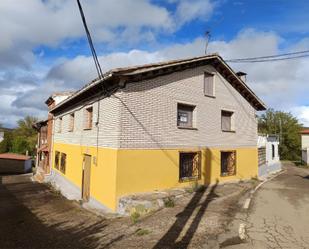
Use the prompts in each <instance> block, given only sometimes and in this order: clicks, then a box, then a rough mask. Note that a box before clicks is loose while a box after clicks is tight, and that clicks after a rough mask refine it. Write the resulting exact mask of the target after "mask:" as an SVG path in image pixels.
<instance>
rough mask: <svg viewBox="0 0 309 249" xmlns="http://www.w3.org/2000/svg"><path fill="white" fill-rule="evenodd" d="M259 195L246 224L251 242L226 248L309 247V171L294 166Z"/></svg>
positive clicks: (261, 189) (252, 204)
mask: <svg viewBox="0 0 309 249" xmlns="http://www.w3.org/2000/svg"><path fill="white" fill-rule="evenodd" d="M284 169H285V172H284V173H283V174H281V175H279V176H277V177H276V178H274V179H273V180H271V181H268V182H266V183H265V184H264V185H262V187H261V188H260V189H259V190H258V191H257V192H256V193H255V195H254V197H253V199H252V202H251V206H250V208H249V210H248V213H246V214H245V216H244V217H242V218H241V217H239V218H240V220H242V222H244V223H245V224H246V233H247V236H248V239H247V243H245V244H238V245H236V244H235V245H233V246H227V247H224V248H229V249H232V248H233V249H234V248H237V249H241V248H254V249H263V248H271V249H275V248H293V249H298V248H309V169H305V168H298V167H295V166H293V165H292V164H291V163H286V164H285V165H284Z"/></svg>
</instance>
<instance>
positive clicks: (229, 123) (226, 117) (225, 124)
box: [221, 111, 234, 131]
mask: <svg viewBox="0 0 309 249" xmlns="http://www.w3.org/2000/svg"><path fill="white" fill-rule="evenodd" d="M233 115H234V113H233V112H230V111H221V129H222V131H234V125H233Z"/></svg>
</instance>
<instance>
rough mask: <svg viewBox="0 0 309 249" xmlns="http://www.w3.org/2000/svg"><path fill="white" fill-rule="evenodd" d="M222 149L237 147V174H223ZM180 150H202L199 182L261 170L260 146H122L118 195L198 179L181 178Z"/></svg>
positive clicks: (247, 175)
mask: <svg viewBox="0 0 309 249" xmlns="http://www.w3.org/2000/svg"><path fill="white" fill-rule="evenodd" d="M221 150H236V160H237V162H236V175H235V176H224V177H221V176H220V170H221V158H220V151H221ZM179 151H201V152H202V161H201V170H202V172H201V173H202V174H201V180H200V181H199V183H202V184H203V183H204V184H209V183H215V182H216V181H217V180H218V181H219V182H224V181H231V180H238V179H250V178H252V177H256V176H257V174H258V155H257V148H238V149H231V148H222V149H208V148H204V149H194V148H189V149H181V150H169V149H165V150H151V149H148V150H119V152H118V165H117V196H118V197H119V196H123V195H126V194H131V193H137V192H147V191H153V190H160V189H161V190H162V189H167V188H174V187H185V186H189V185H192V183H193V182H194V181H193V182H192V181H191V182H190V181H189V182H188V181H187V182H179Z"/></svg>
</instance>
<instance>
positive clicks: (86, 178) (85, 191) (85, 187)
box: [82, 155, 91, 201]
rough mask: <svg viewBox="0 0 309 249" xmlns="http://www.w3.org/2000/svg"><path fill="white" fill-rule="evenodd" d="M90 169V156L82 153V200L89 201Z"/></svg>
mask: <svg viewBox="0 0 309 249" xmlns="http://www.w3.org/2000/svg"><path fill="white" fill-rule="evenodd" d="M90 170H91V156H89V155H84V160H83V178H82V198H83V201H89V198H90Z"/></svg>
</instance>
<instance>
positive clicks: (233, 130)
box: [222, 130, 236, 133]
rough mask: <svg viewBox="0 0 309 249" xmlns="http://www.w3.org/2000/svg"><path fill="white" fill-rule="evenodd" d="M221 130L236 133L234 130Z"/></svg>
mask: <svg viewBox="0 0 309 249" xmlns="http://www.w3.org/2000/svg"><path fill="white" fill-rule="evenodd" d="M222 132H230V133H236V131H235V130H222Z"/></svg>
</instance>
